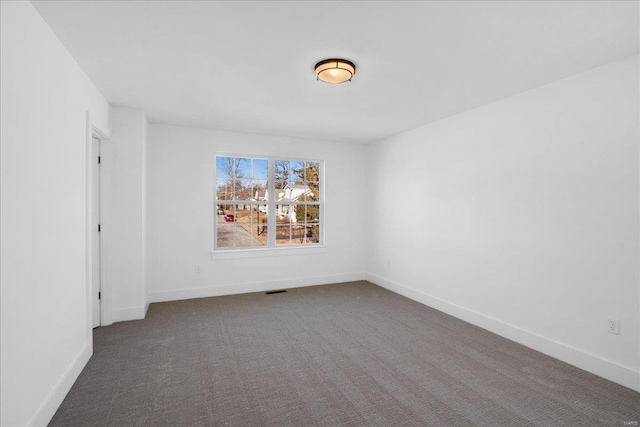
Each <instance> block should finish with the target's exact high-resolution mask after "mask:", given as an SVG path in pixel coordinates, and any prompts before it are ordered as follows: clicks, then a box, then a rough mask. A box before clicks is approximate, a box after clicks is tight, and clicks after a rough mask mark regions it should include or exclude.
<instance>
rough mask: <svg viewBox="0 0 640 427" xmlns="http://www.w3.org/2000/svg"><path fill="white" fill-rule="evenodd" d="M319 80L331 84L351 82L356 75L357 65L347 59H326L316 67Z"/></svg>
mask: <svg viewBox="0 0 640 427" xmlns="http://www.w3.org/2000/svg"><path fill="white" fill-rule="evenodd" d="M314 69H315V71H316V76H317V79H318V80H321V81H323V82H325V83H330V84H340V83H344V82H350V81H351V79H352V78H353V76H354V74H355V73H356V64H354V63H353V62H351V61H349V60H347V59H339V58H332V59H324V60H322V61H320V62H318V63H317V64H316V66H315V67H314Z"/></svg>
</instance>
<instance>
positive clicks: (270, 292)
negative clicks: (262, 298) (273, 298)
mask: <svg viewBox="0 0 640 427" xmlns="http://www.w3.org/2000/svg"><path fill="white" fill-rule="evenodd" d="M283 292H287V290H286V289H280V290H279V291H267V292H265V294H267V295H271V294H281V293H283Z"/></svg>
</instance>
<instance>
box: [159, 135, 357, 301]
mask: <svg viewBox="0 0 640 427" xmlns="http://www.w3.org/2000/svg"><path fill="white" fill-rule="evenodd" d="M220 152H222V153H240V154H247V155H251V154H253V155H264V156H269V155H273V156H277V155H281V156H288V157H294V158H295V157H299V158H306V159H309V158H310V159H323V160H325V172H326V181H325V184H326V205H325V217H324V220H325V225H326V234H325V240H326V246H327V247H326V250H324V251H316V250H314V251H310V252H306V254H304V255H286V256H285V254H283V253H282V252H278V255H277V256H273V254H274V253H273V251H271V255H272V256H267V257H264V256H263V257H245V256H242V255H238V256H230V257H227V258H217V257H214V259H212V256H211V253H210V252H211V250H212V249H213V226H214V217H215V212H214V204H215V194H214V192H215V188H214V187H215V185H214V175H213V174H214V170H213V167H214V164H215V155H216V153H220ZM365 153H366V150H365V147H364V146H362V145H352V144H340V143H332V142H327V141H307V140H299V139H291V138H284V137H274V136H261V135H255V134H243V133H233V132H221V131H214V130H204V129H192V128H180V127H171V126H161V125H154V124H152V125H150V128H149V145H148V182H147V188H148V206H147V221H148V223H147V224H148V236H147V248H148V250H147V273H148V274H147V287H148V290H149V292H150V300H151V301H152V302H153V301H164V300H171V299H180V298H194V297H200V296H210V295H222V294H230V293H241V292H250V291H259V290H264V289H273V288H284V287H293V286H303V285H312V284H322V283H330V282H341V281H348V280H355V279H361V278H364V268H365V261H364V235H365V224H364V221H362V215H363V214H365V213H366V209H365V208H364V206H365V205H366V200H365V197H364V188H365V171H366V169H365ZM299 250H300V249H298V251H299ZM285 252H286V251H285ZM318 252H319V253H318ZM262 254H263V255H264V253H262ZM196 266H199V267H200V273H198V272H196Z"/></svg>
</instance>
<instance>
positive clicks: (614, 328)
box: [607, 319, 620, 335]
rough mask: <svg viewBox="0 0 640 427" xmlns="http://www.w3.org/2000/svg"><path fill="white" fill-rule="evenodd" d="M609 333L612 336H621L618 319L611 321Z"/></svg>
mask: <svg viewBox="0 0 640 427" xmlns="http://www.w3.org/2000/svg"><path fill="white" fill-rule="evenodd" d="M607 332H609V333H610V334H615V335H620V321H619V320H617V319H609V323H608V324H607Z"/></svg>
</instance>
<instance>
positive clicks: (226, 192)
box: [216, 179, 233, 200]
mask: <svg viewBox="0 0 640 427" xmlns="http://www.w3.org/2000/svg"><path fill="white" fill-rule="evenodd" d="M232 189H233V186H232V185H231V184H230V183H229V181H228V180H226V179H218V180H216V200H231V199H232V195H233V191H232Z"/></svg>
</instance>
